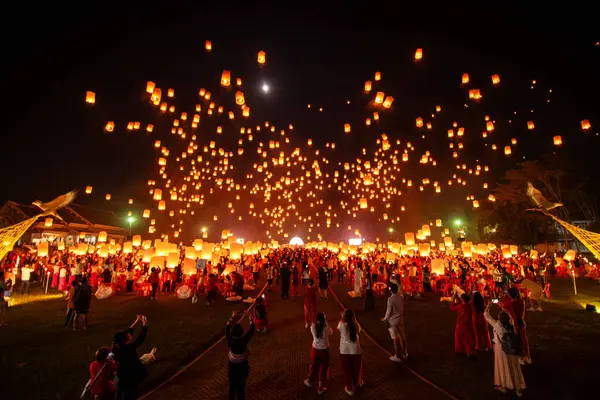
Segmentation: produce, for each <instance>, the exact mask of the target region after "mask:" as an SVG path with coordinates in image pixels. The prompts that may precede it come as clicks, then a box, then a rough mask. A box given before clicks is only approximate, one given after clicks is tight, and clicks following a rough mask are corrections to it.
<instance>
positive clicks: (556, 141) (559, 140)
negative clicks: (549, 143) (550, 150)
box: [553, 135, 562, 146]
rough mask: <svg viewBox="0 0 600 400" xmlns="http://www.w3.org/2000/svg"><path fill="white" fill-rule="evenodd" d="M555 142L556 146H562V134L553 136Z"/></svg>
mask: <svg viewBox="0 0 600 400" xmlns="http://www.w3.org/2000/svg"><path fill="white" fill-rule="evenodd" d="M553 142H554V145H555V146H560V145H562V137H561V136H560V135H556V136H554V138H553Z"/></svg>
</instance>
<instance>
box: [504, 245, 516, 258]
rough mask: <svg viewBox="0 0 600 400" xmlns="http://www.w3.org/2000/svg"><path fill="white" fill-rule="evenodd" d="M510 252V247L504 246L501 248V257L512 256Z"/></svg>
mask: <svg viewBox="0 0 600 400" xmlns="http://www.w3.org/2000/svg"><path fill="white" fill-rule="evenodd" d="M512 256H513V255H512V253H511V252H510V248H509V247H504V248H503V249H502V257H504V258H512Z"/></svg>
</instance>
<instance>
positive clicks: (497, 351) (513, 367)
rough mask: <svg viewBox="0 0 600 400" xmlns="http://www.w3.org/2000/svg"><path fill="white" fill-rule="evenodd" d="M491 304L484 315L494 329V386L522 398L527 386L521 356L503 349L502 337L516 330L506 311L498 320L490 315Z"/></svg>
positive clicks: (501, 313)
mask: <svg viewBox="0 0 600 400" xmlns="http://www.w3.org/2000/svg"><path fill="white" fill-rule="evenodd" d="M491 304H492V303H488V305H487V307H486V309H485V313H484V314H483V315H484V317H485V319H486V320H487V322H488V323H489V324H490V325H491V326H492V328H493V329H494V386H495V389H496V390H498V391H499V392H502V393H505V392H506V389H509V390H514V391H515V394H516V395H517V396H518V397H521V396H522V395H523V393H522V390H523V389H525V387H526V386H525V378H523V373H522V372H521V365H520V364H519V356H518V355H512V354H506V353H505V352H504V350H503V349H502V336H503V335H505V334H506V333H508V332H510V330H512V329H514V328H513V326H512V324H511V321H510V316H509V315H508V314H507V313H505V312H504V311H502V312H500V313H499V314H498V319H496V318H494V317H492V316H491V315H490V306H491Z"/></svg>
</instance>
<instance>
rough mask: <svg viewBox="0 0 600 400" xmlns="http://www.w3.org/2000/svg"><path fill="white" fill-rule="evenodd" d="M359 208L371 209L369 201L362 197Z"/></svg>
mask: <svg viewBox="0 0 600 400" xmlns="http://www.w3.org/2000/svg"><path fill="white" fill-rule="evenodd" d="M358 204H359V206H360V208H361V209H365V208H368V207H369V203H368V202H367V199H366V198H365V197H362V198H361V199H360V200H359V202H358Z"/></svg>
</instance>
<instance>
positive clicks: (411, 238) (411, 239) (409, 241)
mask: <svg viewBox="0 0 600 400" xmlns="http://www.w3.org/2000/svg"><path fill="white" fill-rule="evenodd" d="M404 243H406V245H407V246H414V244H415V234H414V233H412V232H406V233H405V234H404Z"/></svg>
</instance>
